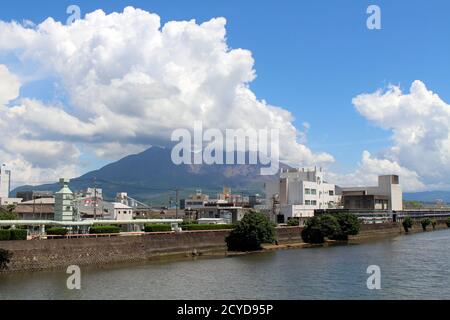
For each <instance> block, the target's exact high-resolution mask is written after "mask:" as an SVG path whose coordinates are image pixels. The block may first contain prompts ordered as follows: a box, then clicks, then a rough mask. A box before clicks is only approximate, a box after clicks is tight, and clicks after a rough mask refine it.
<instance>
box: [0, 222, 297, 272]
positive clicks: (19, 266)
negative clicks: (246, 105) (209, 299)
mask: <svg viewBox="0 0 450 320" xmlns="http://www.w3.org/2000/svg"><path fill="white" fill-rule="evenodd" d="M277 233H278V241H279V242H280V243H289V242H298V241H301V237H300V228H295V227H294V228H283V229H278V231H277ZM228 234H229V231H228V230H220V231H193V232H182V233H154V234H146V235H139V236H120V237H119V236H115V237H111V238H109V237H100V238H84V239H54V240H33V241H6V242H0V248H2V249H6V250H9V251H11V252H12V253H13V256H12V260H11V262H10V264H9V268H8V271H9V272H11V271H25V270H28V271H37V270H44V269H50V268H66V267H67V266H70V265H78V266H84V265H99V266H101V265H105V264H111V263H123V262H139V261H148V260H157V259H163V258H169V257H189V256H196V255H206V254H223V255H225V254H226V251H227V246H226V242H225V238H226V237H227V236H228Z"/></svg>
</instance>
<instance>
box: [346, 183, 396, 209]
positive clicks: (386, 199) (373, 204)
mask: <svg viewBox="0 0 450 320" xmlns="http://www.w3.org/2000/svg"><path fill="white" fill-rule="evenodd" d="M341 192H342V202H343V204H344V208H345V209H352V210H357V209H360V210H390V211H401V210H403V194H402V188H401V186H400V179H399V177H398V176H397V175H385V176H379V177H378V186H376V187H355V188H341Z"/></svg>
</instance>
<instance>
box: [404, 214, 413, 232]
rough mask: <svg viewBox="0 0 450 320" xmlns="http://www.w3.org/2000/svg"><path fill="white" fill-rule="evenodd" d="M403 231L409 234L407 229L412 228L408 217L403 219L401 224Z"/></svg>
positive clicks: (410, 219) (411, 221) (411, 222)
mask: <svg viewBox="0 0 450 320" xmlns="http://www.w3.org/2000/svg"><path fill="white" fill-rule="evenodd" d="M402 225H403V229H405V232H409V229H411V228H412V226H413V220H412V218H411V217H410V216H406V217H405V219H403V222H402Z"/></svg>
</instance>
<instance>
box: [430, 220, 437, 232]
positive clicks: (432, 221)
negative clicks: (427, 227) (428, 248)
mask: <svg viewBox="0 0 450 320" xmlns="http://www.w3.org/2000/svg"><path fill="white" fill-rule="evenodd" d="M431 226H432V227H433V230H435V229H436V226H437V220H436V219H432V220H431Z"/></svg>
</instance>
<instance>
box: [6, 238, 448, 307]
mask: <svg viewBox="0 0 450 320" xmlns="http://www.w3.org/2000/svg"><path fill="white" fill-rule="evenodd" d="M369 265H377V266H379V267H380V270H381V289H380V290H369V289H368V288H367V284H366V281H367V278H368V277H369V275H368V274H367V273H366V270H367V267H368V266H369ZM449 267H450V230H441V231H435V232H427V233H419V234H413V235H407V236H399V237H394V238H390V239H387V240H377V241H373V242H366V243H362V244H356V245H347V246H345V245H344V246H334V247H326V248H310V249H292V250H279V251H273V252H264V253H254V254H249V255H242V256H235V257H227V258H212V259H196V260H185V261H173V262H159V263H147V264H133V265H119V266H105V267H103V268H93V267H90V268H82V270H81V272H82V274H81V276H82V277H81V286H82V288H81V290H68V289H67V286H66V279H67V277H68V275H67V274H66V273H65V271H64V270H63V271H49V272H38V273H23V274H8V275H6V274H3V275H0V300H5V299H119V300H122V299H450V269H449Z"/></svg>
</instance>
